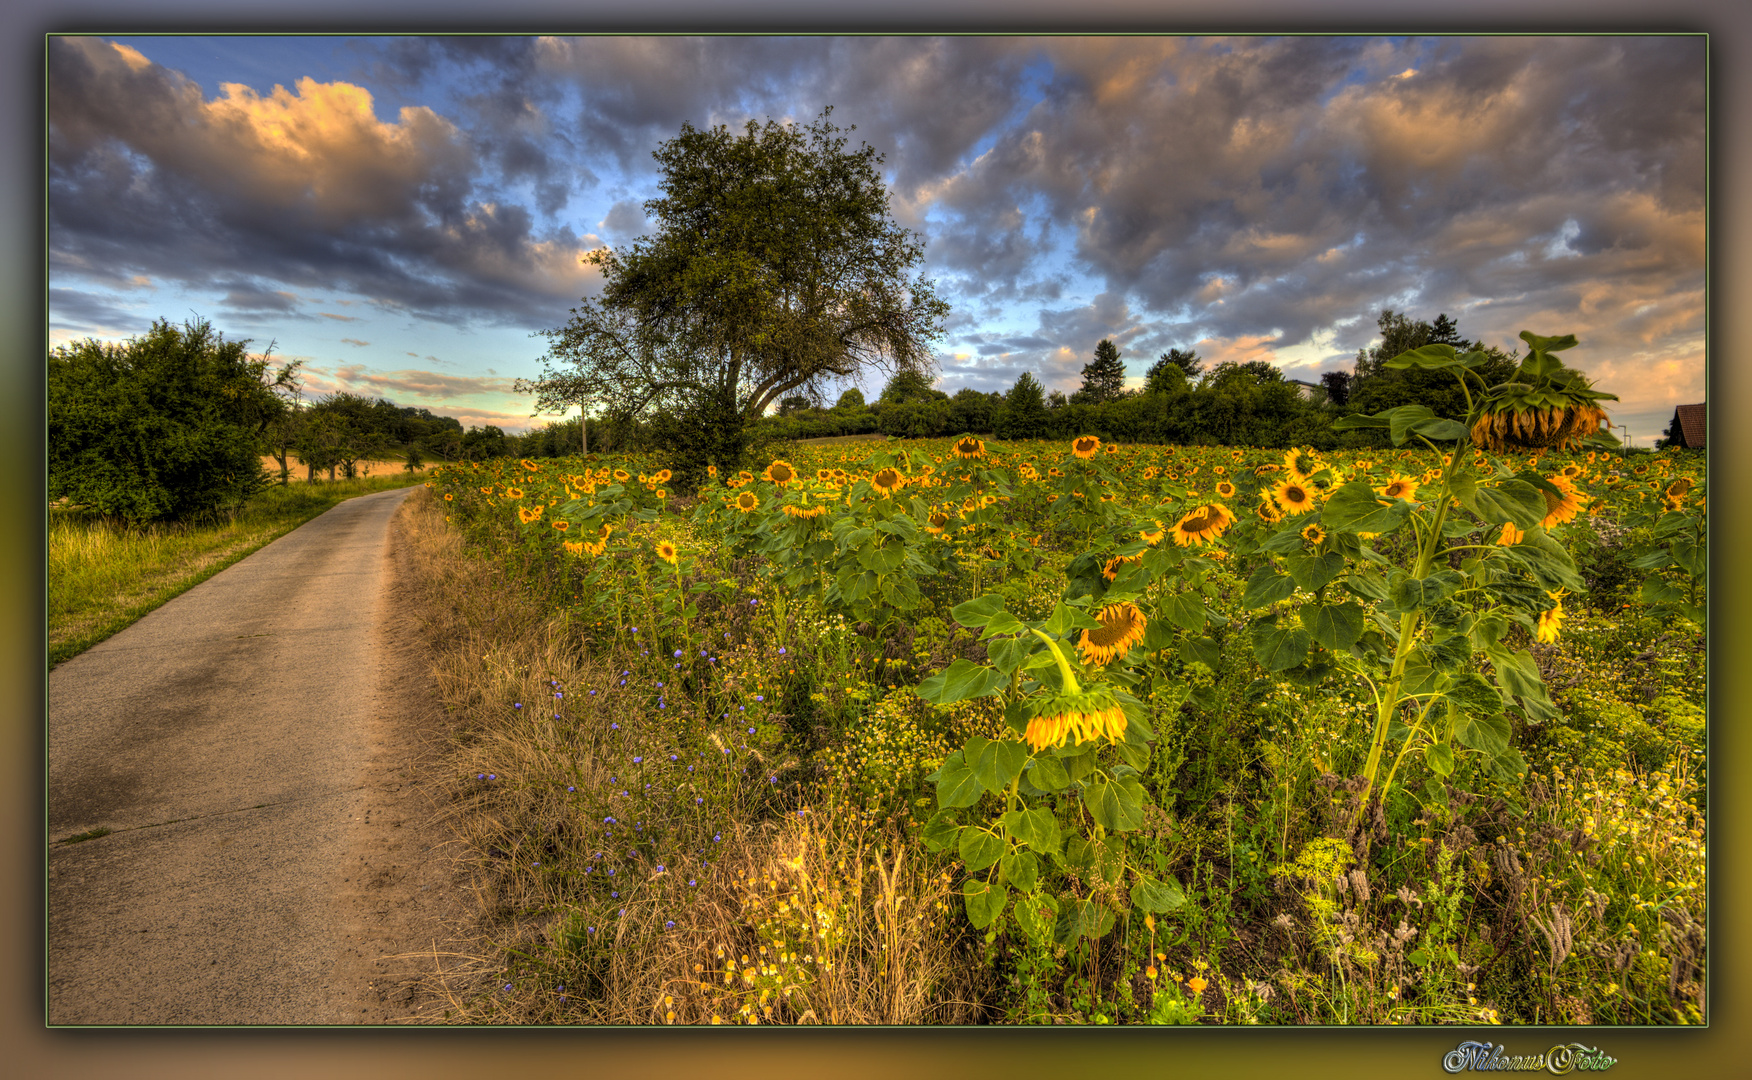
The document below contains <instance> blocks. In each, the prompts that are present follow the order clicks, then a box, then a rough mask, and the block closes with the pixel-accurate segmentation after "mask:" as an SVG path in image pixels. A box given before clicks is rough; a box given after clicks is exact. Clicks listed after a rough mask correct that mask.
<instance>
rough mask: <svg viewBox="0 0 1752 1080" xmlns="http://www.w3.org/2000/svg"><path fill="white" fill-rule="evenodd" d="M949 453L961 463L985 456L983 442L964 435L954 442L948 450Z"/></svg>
mask: <svg viewBox="0 0 1752 1080" xmlns="http://www.w3.org/2000/svg"><path fill="white" fill-rule="evenodd" d="M950 452H951V453H953V454H954V455H955V456H956V457H958V458H960V459H961V460H963V461H968V460H971V459H973V458H981V457H984V456H985V442H984V441H983V440H981V439H976V438H974V437H973V436H972V435H966V436H963V437H962V438H960V439H958V440H956V443H955V445H954V446H953V447H951V448H950Z"/></svg>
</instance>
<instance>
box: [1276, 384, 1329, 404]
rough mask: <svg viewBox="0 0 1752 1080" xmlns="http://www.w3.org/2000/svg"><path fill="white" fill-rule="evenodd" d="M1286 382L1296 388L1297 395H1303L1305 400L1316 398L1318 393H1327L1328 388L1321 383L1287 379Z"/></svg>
mask: <svg viewBox="0 0 1752 1080" xmlns="http://www.w3.org/2000/svg"><path fill="white" fill-rule="evenodd" d="M1284 381H1285V382H1287V383H1289V384H1290V385H1291V386H1293V387H1295V388H1296V393H1298V394H1300V395H1302V398H1303V399H1304V400H1307V399H1310V398H1312V397H1314V395H1315V394H1316V393H1325V392H1326V387H1324V386H1321V385H1320V384H1319V383H1311V382H1303V381H1302V380H1301V379H1285V380H1284Z"/></svg>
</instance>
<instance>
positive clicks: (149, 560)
mask: <svg viewBox="0 0 1752 1080" xmlns="http://www.w3.org/2000/svg"><path fill="white" fill-rule="evenodd" d="M420 481H421V477H420V476H419V474H416V473H399V474H390V475H385V476H373V477H363V478H359V479H355V480H336V481H333V482H322V481H318V482H314V483H299V484H291V485H286V486H279V485H276V486H273V487H269V488H265V489H264V490H262V491H261V492H260V493H258V494H257V495H255V496H254V497H253V498H251V499H250V501H249V502H248V503H246V504H244V505H243V506H242V507H239V508H237V509H236V510H233V511H231V512H228V513H225V514H219V515H212V516H209V517H207V518H204V519H201V520H197V521H192V522H185V523H174V524H155V525H147V526H143V527H133V528H131V527H128V526H126V525H123V524H121V523H119V522H116V521H112V520H106V519H104V518H101V517H96V516H93V515H90V514H85V513H82V512H80V511H78V510H74V509H68V508H65V507H50V509H49V535H48V541H49V545H48V547H49V559H48V571H49V597H48V602H49V610H48V616H49V620H48V621H49V664H50V666H53V665H55V664H59V663H61V662H62V661H63V660H67V659H70V658H71V657H74V656H77V655H78V654H79V653H81V652H84V651H85V650H86V649H89V648H91V647H92V646H93V645H96V644H97V643H98V642H100V641H102V640H104V639H105V638H107V637H109V636H110V635H112V634H114V633H116V632H118V631H120V630H122V629H124V628H126V627H127V626H129V625H131V624H132V623H134V622H135V621H136V620H138V619H139V618H141V617H142V616H144V615H146V614H147V613H148V612H150V611H152V610H153V609H154V608H157V607H158V606H159V605H160V604H163V603H164V602H165V601H166V600H169V599H171V598H172V597H175V596H178V595H180V594H181V593H183V592H185V591H187V590H188V589H191V588H193V587H194V586H196V585H199V584H200V583H201V582H203V581H205V580H207V579H208V578H210V577H212V576H213V575H214V574H216V573H218V572H219V571H221V570H223V569H225V568H226V567H227V566H230V565H231V564H232V563H235V562H237V561H238V560H239V559H242V558H243V557H244V556H246V555H249V554H250V553H251V552H254V551H256V550H258V549H259V548H261V547H263V546H264V545H266V544H268V543H269V542H270V541H273V540H276V539H278V538H279V537H281V536H284V535H285V534H287V533H289V532H291V531H292V530H293V529H296V528H297V527H298V526H300V525H302V524H304V523H305V522H306V521H309V520H310V519H312V518H314V517H316V516H317V515H319V514H322V513H323V512H325V511H327V510H329V509H331V508H332V507H334V506H335V505H337V504H338V503H341V502H343V501H345V500H347V499H351V498H355V497H357V496H360V495H368V494H371V493H372V492H376V491H388V490H390V489H392V488H399V487H406V486H407V485H409V484H413V483H419V482H420Z"/></svg>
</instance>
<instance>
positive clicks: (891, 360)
mask: <svg viewBox="0 0 1752 1080" xmlns="http://www.w3.org/2000/svg"><path fill="white" fill-rule="evenodd" d="M831 112H832V110H831V109H827V110H825V111H823V113H822V115H821V116H820V117H819V118H817V119H816V121H815V122H814V123H812V124H810V125H808V126H802V125H787V124H780V123H777V122H775V121H771V120H769V121H768V122H767V123H766V125H765V126H764V127H763V126H760V125H757V124H756V123H755V122H753V121H750V122H749V124H748V127H747V129H746V130H745V131H744V132H743V133H742V134H741V135H733V134H732V133H731V132H730V131H729V130H728V129H727V128H725V127H723V126H718V127H713V128H709V129H706V130H697V129H695V128H694V127H692V126H691V125H688V124H683V125H682V128H681V133H680V134H679V135H677V136H676V137H675V138H674V139H671V140H669V141H668V142H665V143H663V144H662V145H661V146H660V147H658V149H657V150H656V151H655V152H654V156H655V157H656V159H657V162H658V164H659V166H660V167H661V169H662V179H661V181H660V182H659V189H660V191H661V192H662V195H661V197H660V198H657V199H653V200H651V201H649V202H647V203H645V212H646V214H647V215H649V216H650V218H651V219H652V220H653V221H654V222H655V223H656V224H657V227H658V228H657V233H656V235H655V236H652V237H642V238H640V239H639V240H638V241H636V242H634V243H633V244H632V246H631V247H629V248H627V249H625V250H619V251H617V250H613V249H609V248H603V249H600V250H598V251H596V252H593V253H592V254H591V255H589V256H587V259H588V260H589V261H590V262H591V263H593V264H594V265H595V266H597V267H598V268H599V269H600V270H601V271H602V274H603V279H604V286H603V290H602V293H601V295H600V297H598V298H596V299H586V300H584V301H583V302H582V303H581V304H580V305H579V306H578V307H576V308H574V309H572V313H571V316H572V317H571V319H570V321H568V322H567V324H566V325H565V326H564V327H561V328H559V329H557V330H549V331H544V332H543V336H545V337H546V338H547V339H548V343H549V348H548V353H547V355H546V357H545V361H546V370H545V371H544V374H543V377H542V378H540V379H537V380H533V381H530V382H527V383H520V384H519V388H520V389H524V390H529V391H533V392H535V393H536V394H537V396H538V408H543V409H552V408H554V407H556V406H560V407H563V406H564V405H569V404H576V403H580V402H592V403H599V404H601V405H602V406H604V407H606V408H607V409H608V410H609V411H610V412H611V413H616V414H621V415H626V416H653V417H657V416H663V417H665V418H666V419H665V425H664V426H673V425H676V424H679V425H680V426H681V427H682V428H688V427H700V426H702V425H704V426H706V427H709V428H711V429H712V430H713V431H714V432H717V433H719V434H718V435H716V436H714V437H713V438H709V439H700V440H696V439H693V438H691V437H688V438H685V439H684V440H683V441H685V442H688V443H689V444H690V446H689V447H687V448H682V447H678V448H677V449H684V450H690V451H694V452H697V453H699V454H703V455H705V458H706V459H707V460H712V461H714V462H716V463H718V464H720V465H724V464H728V463H729V462H728V461H726V460H723V459H725V458H731V457H739V456H740V455H741V452H742V451H743V449H744V448H745V447H746V437H745V436H744V434H743V432H744V431H745V430H746V429H747V427H748V425H749V424H751V423H752V422H753V421H754V420H755V419H757V418H758V417H760V416H761V415H762V414H763V413H764V412H765V411H766V409H767V408H768V406H770V405H772V404H773V403H774V402H776V401H778V400H780V399H781V398H782V397H784V396H785V395H788V394H793V393H803V394H806V395H808V396H809V397H810V398H812V399H815V400H819V399H822V398H823V397H824V396H825V391H826V389H827V387H828V386H829V385H831V384H833V383H835V382H843V381H845V380H847V379H850V378H852V377H854V376H856V375H858V374H860V373H861V372H863V371H865V370H867V369H868V368H870V367H873V366H874V367H881V368H884V369H887V370H893V371H905V372H918V373H924V372H929V371H930V370H931V369H932V367H933V361H932V357H931V352H930V343H931V342H932V341H933V340H935V339H936V338H938V337H939V336H940V335H941V334H942V329H943V322H944V319H945V318H946V317H947V315H948V310H949V307H948V304H947V303H945V302H944V301H942V300H941V299H939V298H938V297H937V295H936V292H935V289H934V287H933V285H932V283H931V282H930V281H929V280H928V279H926V278H925V277H924V276H923V275H922V274H921V275H919V276H917V277H913V278H910V279H909V278H908V276H907V275H908V274H909V273H910V272H911V271H912V270H913V269H914V268H915V267H916V266H918V265H919V264H920V263H921V262H922V261H923V259H924V244H923V240H922V238H920V237H918V236H917V235H916V234H913V233H911V232H909V231H908V230H906V229H904V228H902V227H901V226H899V225H898V224H897V223H895V222H894V221H893V220H891V218H890V217H889V212H888V190H887V187H886V185H885V184H884V183H883V180H882V176H881V174H880V173H879V172H878V171H877V166H878V165H879V164H880V163H881V161H882V157H881V155H879V154H877V153H876V151H875V150H874V149H873V148H872V147H870V146H867V145H865V146H862V147H860V148H859V149H857V150H852V151H848V150H847V149H846V148H845V146H846V139H845V138H844V137H843V136H842V135H840V134H839V131H840V129H839V128H836V127H835V126H834V125H833V124H832V123H830V122H829V119H828V117H829V115H830V114H831Z"/></svg>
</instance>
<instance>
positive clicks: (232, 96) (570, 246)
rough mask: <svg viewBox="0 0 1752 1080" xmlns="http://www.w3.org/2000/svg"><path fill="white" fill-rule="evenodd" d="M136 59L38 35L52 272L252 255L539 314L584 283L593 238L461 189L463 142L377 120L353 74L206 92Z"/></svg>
mask: <svg viewBox="0 0 1752 1080" xmlns="http://www.w3.org/2000/svg"><path fill="white" fill-rule="evenodd" d="M143 59H145V58H143V57H141V56H140V55H139V54H138V53H135V52H133V51H132V50H127V51H124V50H122V49H121V48H119V47H117V46H114V45H110V44H107V43H105V42H104V41H102V40H101V39H98V38H57V39H55V40H54V41H52V42H51V44H50V60H49V83H50V85H49V113H50V116H49V144H50V145H49V171H50V179H49V188H50V198H49V205H50V211H49V213H50V232H51V267H52V268H53V269H57V270H61V271H67V272H80V273H86V274H89V273H91V272H92V268H93V267H100V266H101V267H117V268H121V269H120V270H118V271H115V272H117V273H124V274H130V275H132V274H141V273H144V274H150V275H152V276H155V277H158V278H162V279H169V280H174V281H181V282H183V283H185V284H190V285H194V284H204V283H205V282H207V281H210V280H212V279H213V278H214V277H215V276H220V277H223V276H225V275H227V274H233V275H238V274H256V273H259V272H261V268H262V267H264V266H266V267H270V268H271V271H270V272H271V273H272V275H273V276H274V277H275V279H276V280H277V281H278V282H279V283H280V284H282V285H285V286H289V287H292V288H298V287H303V288H317V287H320V288H324V289H332V290H335V291H341V292H350V293H355V294H358V295H360V296H363V297H364V298H367V299H369V300H371V301H373V302H375V303H378V304H379V305H381V306H387V307H391V308H395V309H398V310H405V311H408V312H412V313H417V314H419V315H422V316H424V317H426V318H431V319H438V320H441V321H451V322H455V321H458V320H461V319H465V318H477V319H484V320H488V321H495V322H511V323H514V322H519V321H523V322H528V321H535V320H547V319H551V318H552V316H553V312H554V311H555V309H556V308H559V306H560V305H561V304H562V303H563V302H566V301H575V300H576V298H577V297H578V296H579V295H581V294H582V293H583V292H584V291H586V290H587V289H588V288H589V286H590V282H591V280H592V278H591V272H589V271H587V270H585V269H584V268H583V267H581V266H580V265H579V264H578V258H579V257H580V256H581V255H582V254H583V253H584V252H585V251H586V250H588V249H589V248H591V247H594V246H596V242H595V239H594V238H593V237H582V238H581V237H579V236H577V235H576V234H575V233H573V232H572V231H571V230H570V229H569V228H566V227H563V226H553V227H549V228H546V229H541V230H538V229H537V228H536V227H535V224H534V221H533V219H532V217H531V215H530V213H529V211H527V210H526V209H524V208H523V207H522V206H520V205H515V204H507V203H505V202H496V201H491V200H490V199H483V198H478V197H476V192H477V189H478V187H479V184H480V182H481V181H482V169H483V165H482V162H481V160H480V158H479V157H478V153H477V149H476V147H474V145H473V144H472V142H471V139H470V137H469V136H468V135H467V134H466V133H464V132H463V131H461V130H460V129H459V128H458V127H457V125H456V124H455V123H454V122H452V121H451V120H450V119H447V118H445V117H443V116H440V115H439V114H438V113H437V112H435V111H433V110H432V109H431V108H428V107H425V106H410V107H407V108H403V109H401V110H400V113H399V116H398V118H397V119H396V120H395V121H394V122H384V121H380V120H378V119H377V117H376V115H375V113H374V111H373V105H372V96H371V94H370V93H369V92H368V91H367V90H365V89H364V88H362V87H360V86H356V85H352V84H349V83H343V82H333V83H319V82H316V81H315V80H313V79H309V78H305V79H301V80H299V81H298V82H297V83H296V85H295V86H294V88H293V89H291V90H288V89H286V88H285V87H281V86H276V87H275V88H274V89H273V91H272V92H271V93H268V94H258V93H256V92H255V91H254V90H252V89H250V88H249V87H246V86H242V85H238V84H234V83H227V84H224V85H223V88H222V89H223V94H222V96H220V97H218V98H214V99H211V100H208V99H207V98H205V96H204V95H203V94H202V92H201V90H200V88H199V87H198V86H197V85H196V84H194V83H193V82H191V81H190V80H188V79H187V78H185V77H183V76H182V75H180V74H178V73H176V72H172V71H169V70H167V69H165V68H163V67H161V66H159V65H157V64H154V63H151V62H149V61H147V62H146V63H144V64H143V63H142V62H141V61H142V60H143Z"/></svg>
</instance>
